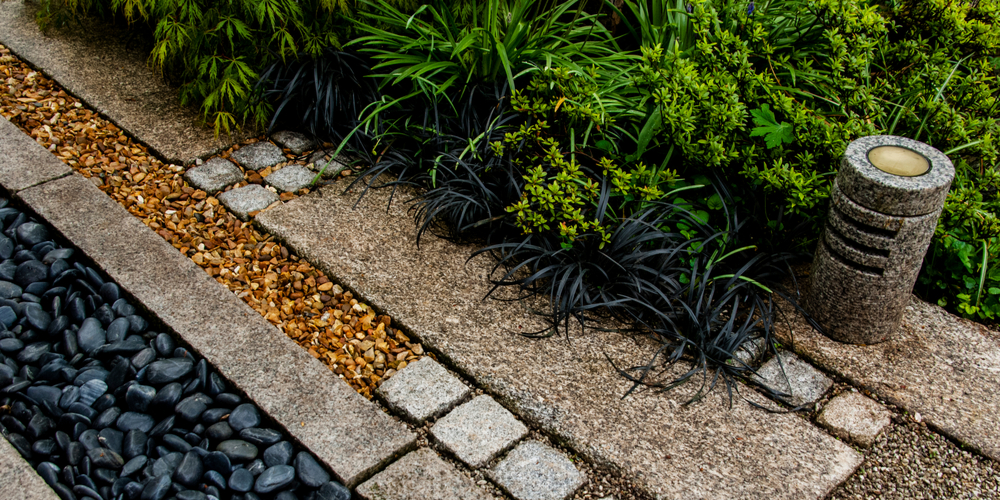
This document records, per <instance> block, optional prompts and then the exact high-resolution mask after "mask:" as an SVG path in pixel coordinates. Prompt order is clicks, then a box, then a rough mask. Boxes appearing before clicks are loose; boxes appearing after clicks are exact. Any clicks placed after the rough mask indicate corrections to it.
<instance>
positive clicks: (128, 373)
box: [107, 356, 136, 391]
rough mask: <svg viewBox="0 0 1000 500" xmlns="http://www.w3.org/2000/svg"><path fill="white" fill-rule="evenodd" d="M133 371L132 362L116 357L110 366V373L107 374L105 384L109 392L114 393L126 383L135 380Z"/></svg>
mask: <svg viewBox="0 0 1000 500" xmlns="http://www.w3.org/2000/svg"><path fill="white" fill-rule="evenodd" d="M135 377H136V373H135V369H134V368H132V362H131V361H129V360H127V359H125V358H123V357H121V356H118V357H116V359H115V360H114V361H113V362H112V364H111V373H109V374H108V378H107V383H108V390H109V391H116V390H117V389H118V388H119V387H121V386H122V385H123V384H125V383H126V382H128V381H131V380H133V379H135Z"/></svg>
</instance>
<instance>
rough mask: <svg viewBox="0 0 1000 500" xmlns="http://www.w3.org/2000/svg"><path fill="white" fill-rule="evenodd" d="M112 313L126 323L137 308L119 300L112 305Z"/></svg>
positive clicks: (123, 300)
mask: <svg viewBox="0 0 1000 500" xmlns="http://www.w3.org/2000/svg"><path fill="white" fill-rule="evenodd" d="M111 311H112V312H114V313H115V315H116V316H118V317H119V318H123V319H125V320H126V321H127V320H128V319H127V318H128V316H131V315H133V314H135V308H134V307H132V304H129V303H128V301H127V300H125V299H118V300H116V301H114V302H113V303H111Z"/></svg>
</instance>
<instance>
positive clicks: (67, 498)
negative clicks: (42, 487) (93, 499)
mask: <svg viewBox="0 0 1000 500" xmlns="http://www.w3.org/2000/svg"><path fill="white" fill-rule="evenodd" d="M49 486H51V487H52V491H54V492H55V493H56V495H58V496H59V498H60V499H61V500H78V499H77V498H76V494H74V493H73V489H72V488H70V487H69V486H66V485H65V484H62V483H56V484H52V485H49Z"/></svg>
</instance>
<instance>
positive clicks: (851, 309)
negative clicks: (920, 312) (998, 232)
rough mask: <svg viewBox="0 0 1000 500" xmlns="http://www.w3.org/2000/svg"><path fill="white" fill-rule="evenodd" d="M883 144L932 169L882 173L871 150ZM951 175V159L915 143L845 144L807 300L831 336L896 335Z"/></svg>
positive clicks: (858, 340) (871, 339)
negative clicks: (900, 149) (904, 150)
mask: <svg viewBox="0 0 1000 500" xmlns="http://www.w3.org/2000/svg"><path fill="white" fill-rule="evenodd" d="M885 145H900V146H904V147H906V148H908V149H911V150H913V151H916V152H918V153H920V154H921V155H923V156H924V157H925V158H927V159H928V160H930V162H931V168H930V170H929V171H928V172H927V173H926V174H923V175H918V176H914V177H903V176H897V175H892V174H888V173H886V172H883V171H882V170H879V169H878V168H876V167H875V166H874V165H872V164H871V163H870V162H869V161H868V151H870V150H871V149H872V148H875V147H879V146H885ZM954 175H955V171H954V167H953V166H952V164H951V161H950V160H948V158H947V157H946V156H944V155H943V154H941V153H940V152H939V151H937V150H936V149H934V148H931V147H930V146H927V145H926V144H922V143H918V142H916V141H912V140H910V139H904V138H900V137H892V136H873V137H863V138H861V139H858V140H856V141H854V142H852V143H851V144H850V145H849V146H848V147H847V152H846V153H845V154H844V159H843V161H842V163H841V169H840V172H839V173H838V174H837V179H836V181H835V182H834V186H833V190H832V191H831V192H830V204H831V209H830V213H829V215H828V217H827V226H826V229H825V230H824V232H823V237H822V238H821V240H820V243H819V245H818V247H817V249H816V256H815V260H814V261H813V266H812V271H811V273H810V275H811V276H810V280H811V287H810V290H811V291H810V293H809V294H808V295H807V296H806V297H805V299H804V301H803V303H804V306H805V308H806V310H807V311H808V312H809V313H810V315H812V316H813V318H814V319H816V321H817V322H818V323H819V324H820V325H821V326H822V327H823V329H824V333H826V335H827V336H829V337H830V338H832V339H834V340H838V341H840V342H848V343H852V344H877V343H879V342H885V341H886V340H889V339H890V338H891V337H892V336H893V335H894V334H895V333H896V331H897V330H898V328H899V322H900V320H901V319H902V315H903V309H904V308H905V307H906V305H907V303H908V301H909V296H910V292H911V291H913V284H914V283H915V282H916V279H917V274H918V273H919V271H920V263H921V262H922V261H923V258H924V254H925V253H926V252H927V247H928V246H929V245H930V241H931V238H932V237H933V236H934V227H935V226H936V225H937V220H938V216H940V214H941V207H942V206H943V204H944V198H945V196H947V194H948V188H949V187H950V186H951V181H952V179H953V178H954Z"/></svg>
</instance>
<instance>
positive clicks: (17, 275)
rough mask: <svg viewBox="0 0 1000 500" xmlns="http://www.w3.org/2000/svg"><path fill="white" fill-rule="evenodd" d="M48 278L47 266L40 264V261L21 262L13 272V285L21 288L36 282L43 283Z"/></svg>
mask: <svg viewBox="0 0 1000 500" xmlns="http://www.w3.org/2000/svg"><path fill="white" fill-rule="evenodd" d="M48 277H49V266H46V265H45V264H42V261H40V260H29V261H26V262H22V263H20V264H18V265H17V269H15V270H14V283H15V284H17V285H18V286H21V287H25V286H28V285H30V284H32V283H34V282H36V281H45V279H46V278H48ZM5 298H6V297H5Z"/></svg>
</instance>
